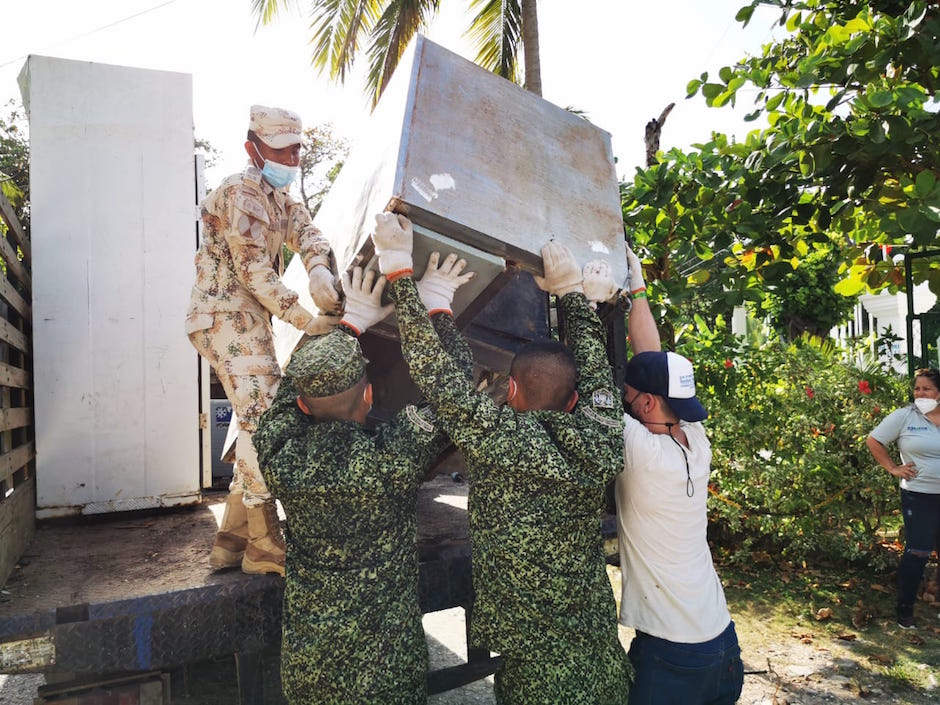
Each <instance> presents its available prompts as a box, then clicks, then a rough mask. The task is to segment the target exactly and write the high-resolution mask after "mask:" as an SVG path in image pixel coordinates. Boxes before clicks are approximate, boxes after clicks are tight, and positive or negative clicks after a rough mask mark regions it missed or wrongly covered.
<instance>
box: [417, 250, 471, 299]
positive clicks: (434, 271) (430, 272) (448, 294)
mask: <svg viewBox="0 0 940 705" xmlns="http://www.w3.org/2000/svg"><path fill="white" fill-rule="evenodd" d="M440 258H441V253H440V252H432V253H431V256H430V257H428V268H427V269H426V270H425V272H424V276H423V277H421V281H419V282H417V287H418V294H419V295H420V296H421V303H423V304H424V307H425V308H426V309H427V311H428V313H434V312H435V311H447V313H453V310H452V309H451V304H452V303H453V301H454V292H455V291H457V289H459V288H460V287H461V286H463V285H464V284H466V283H467V282H468V281H470V280H471V279H473V277H474V273H473V272H467V273H466V274H464V275H461V274H460V273H461V272H462V271H463V268H464V267H466V266H467V260H464V259H462V260H458V259H457V255H456V254H454V253H453V252H452V253H451V254H449V255H447V257H446V258H445V259H444V263H443V264H442V265H441V266H440V267H438V266H437V263H438V260H440Z"/></svg>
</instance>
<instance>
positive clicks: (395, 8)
mask: <svg viewBox="0 0 940 705" xmlns="http://www.w3.org/2000/svg"><path fill="white" fill-rule="evenodd" d="M439 5H440V0H393V2H390V3H389V4H388V6H387V7H386V8H385V12H383V13H382V16H381V17H380V18H379V21H378V22H377V23H376V25H375V29H374V30H373V32H372V43H371V44H370V46H369V50H368V56H369V76H368V79H367V86H366V90H367V92H369V93H371V96H370V97H371V99H372V105H373V107H374V106H375V104H376V103H378V102H379V98H380V97H381V96H382V92H383V91H384V90H385V87H386V86H387V85H388V82H389V80H390V79H391V77H392V74H393V73H394V72H395V68H396V67H397V66H398V62H399V60H400V59H401V56H402V54H403V53H404V52H405V49H406V48H407V47H408V43H409V42H410V41H411V40H412V38H413V37H414V35H415V34H416V33H417V32H418V31H419V30H420V29H423V28H426V27H427V26H428V25H429V24H430V21H431V19H433V18H434V15H435V13H436V12H437V10H438V7H439Z"/></svg>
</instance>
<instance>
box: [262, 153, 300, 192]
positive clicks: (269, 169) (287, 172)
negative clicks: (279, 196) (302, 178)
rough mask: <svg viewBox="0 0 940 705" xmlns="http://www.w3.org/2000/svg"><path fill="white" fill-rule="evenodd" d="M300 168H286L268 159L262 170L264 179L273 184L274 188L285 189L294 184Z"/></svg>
mask: <svg viewBox="0 0 940 705" xmlns="http://www.w3.org/2000/svg"><path fill="white" fill-rule="evenodd" d="M299 172H300V167H296V166H284V165H283V164H278V163H277V162H272V161H270V160H268V159H265V160H264V168H263V169H262V170H261V176H262V178H263V179H264V180H265V181H267V182H268V183H269V184H271V185H272V186H273V187H274V188H284V187H286V186H290V185H291V184H292V183H294V180H295V179H296V178H297V174H298V173H299Z"/></svg>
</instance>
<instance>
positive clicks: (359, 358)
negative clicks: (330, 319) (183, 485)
mask: <svg viewBox="0 0 940 705" xmlns="http://www.w3.org/2000/svg"><path fill="white" fill-rule="evenodd" d="M366 362H368V360H366V359H365V357H363V355H362V349H361V348H360V347H359V341H358V340H356V339H355V338H354V337H353V336H351V335H349V333H346V332H344V331H341V330H333V331H330V332H329V333H327V334H326V335H319V336H317V337H315V338H311V339H310V340H308V341H307V342H306V343H304V344H303V345H302V346H301V347H300V348H298V349H297V350H295V351H294V354H293V355H291V358H290V362H289V363H288V364H287V368H286V369H285V370H284V372H285V373H286V374H287V376H288V377H290V378H291V379H293V380H294V383H295V384H296V385H297V387H298V389H300V391H301V392H302V393H303V394H304V396H308V397H330V396H333V395H334V394H339V393H340V392H345V391H346V390H347V389H350V388H351V387H353V386H354V385H355V384H356V382H358V381H359V380H360V379H362V377H363V375H365V373H366Z"/></svg>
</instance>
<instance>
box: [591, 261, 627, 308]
mask: <svg viewBox="0 0 940 705" xmlns="http://www.w3.org/2000/svg"><path fill="white" fill-rule="evenodd" d="M583 274H584V295H585V296H586V297H587V300H588V301H590V302H591V306H597V304H599V303H604V302H605V301H610V300H611V299H612V298H613V297H614V296H616V295H617V291H618V290H619V288H618V286H617V283H616V282H615V281H614V274H613V272H612V271H611V269H610V263H609V262H608V261H607V260H605V259H592V260H591V261H590V262H588V263H587V264H585V265H584V271H583Z"/></svg>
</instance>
